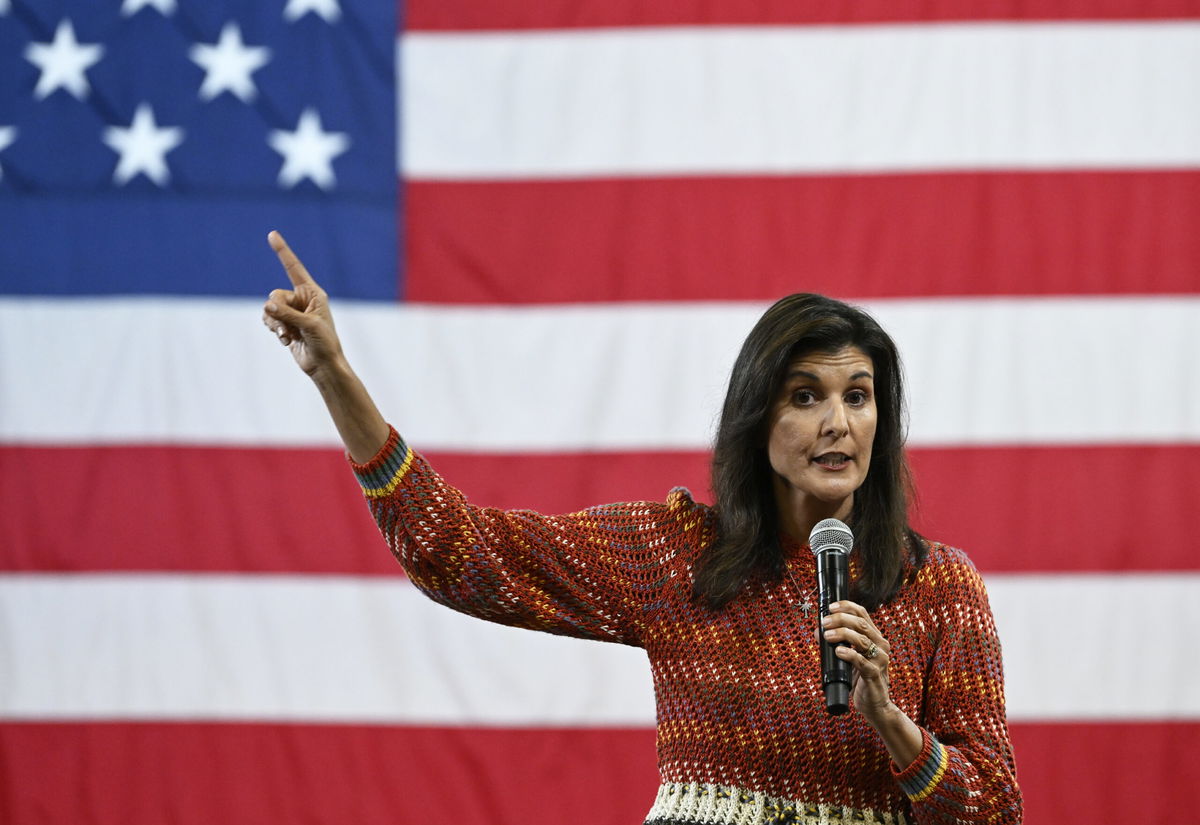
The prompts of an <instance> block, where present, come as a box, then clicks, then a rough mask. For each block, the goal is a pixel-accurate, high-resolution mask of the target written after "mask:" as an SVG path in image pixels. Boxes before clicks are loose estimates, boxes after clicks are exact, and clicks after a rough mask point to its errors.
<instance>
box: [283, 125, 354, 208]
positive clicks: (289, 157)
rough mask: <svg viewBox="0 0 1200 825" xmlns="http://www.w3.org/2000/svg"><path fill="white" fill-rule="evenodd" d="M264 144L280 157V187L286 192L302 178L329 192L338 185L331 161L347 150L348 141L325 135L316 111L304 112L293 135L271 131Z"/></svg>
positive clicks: (341, 135) (336, 134) (340, 134)
mask: <svg viewBox="0 0 1200 825" xmlns="http://www.w3.org/2000/svg"><path fill="white" fill-rule="evenodd" d="M267 143H268V144H269V145H270V146H271V148H272V149H274V150H275V151H276V152H278V153H279V154H281V155H283V167H282V168H281V169H280V170H279V185H280V186H283V187H285V188H288V189H290V188H292V187H293V186H295V185H296V184H297V183H299V182H300V181H302V180H303V179H304V178H308V179H309V180H311V181H312V182H313V183H315V184H316V185H317V186H319V187H321V188H322V189H332V188H333V186H334V185H335V184H336V183H337V179H336V177H335V176H334V174H333V159H334V158H335V157H337V156H338V155H340V154H342V153H343V152H345V151H346V150H347V149H349V148H350V138H348V137H346V134H345V133H344V132H326V131H325V130H324V129H323V128H322V126H321V116H320V115H318V114H317V112H316V110H315V109H305V110H304V111H303V112H302V113H301V114H300V119H299V121H298V122H297V123H296V129H295V131H293V132H288V131H286V130H282V129H275V130H273V131H272V132H271V134H270V135H268V137H267Z"/></svg>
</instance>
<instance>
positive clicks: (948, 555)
mask: <svg viewBox="0 0 1200 825" xmlns="http://www.w3.org/2000/svg"><path fill="white" fill-rule="evenodd" d="M922 541H924V542H925V551H926V555H925V563H924V564H923V565H922V566H921V569H920V571H918V573H917V582H918V583H922V582H924V583H929V584H934V583H938V584H945V583H947V582H948V581H958V582H962V583H964V584H968V583H969V584H971V585H976V584H978V585H982V579H981V578H980V576H979V571H978V570H977V569H976V568H975V564H974V562H972V561H971V558H970V557H969V556H968V555H967V553H966V551H964V550H963V549H962V548H960V547H955V546H953V545H950V544H946V543H944V542H940V541H934V540H931V539H922Z"/></svg>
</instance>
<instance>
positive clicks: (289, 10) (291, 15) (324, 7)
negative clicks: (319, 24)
mask: <svg viewBox="0 0 1200 825" xmlns="http://www.w3.org/2000/svg"><path fill="white" fill-rule="evenodd" d="M310 11H311V12H312V13H314V14H319V15H320V16H321V17H322V18H324V20H325V22H326V23H336V22H337V21H338V18H340V17H341V16H342V8H341V6H339V5H338V0H288V4H287V6H286V7H285V8H284V10H283V19H284V20H286V21H288V22H289V23H294V22H296V21H297V20H299V19H300V18H301V17H303V16H304V15H306V14H308V13H309V12H310Z"/></svg>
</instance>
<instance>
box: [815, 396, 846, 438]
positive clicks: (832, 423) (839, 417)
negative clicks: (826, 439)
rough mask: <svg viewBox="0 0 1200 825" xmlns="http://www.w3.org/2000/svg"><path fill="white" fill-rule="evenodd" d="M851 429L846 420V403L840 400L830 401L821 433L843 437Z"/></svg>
mask: <svg viewBox="0 0 1200 825" xmlns="http://www.w3.org/2000/svg"><path fill="white" fill-rule="evenodd" d="M849 431H850V425H849V424H848V423H847V421H846V405H845V404H843V403H841V402H840V401H831V402H829V410H828V412H826V414H825V420H824V421H822V422H821V435H831V436H835V437H841V436H843V435H845V434H846V433H847V432H849Z"/></svg>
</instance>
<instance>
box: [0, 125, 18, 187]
mask: <svg viewBox="0 0 1200 825" xmlns="http://www.w3.org/2000/svg"><path fill="white" fill-rule="evenodd" d="M16 139H17V127H16V126H0V152H3V151H4V150H5V149H7V148H8V147H9V146H12V144H13V141H14V140H16ZM3 177H4V167H3V166H0V178H3Z"/></svg>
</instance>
